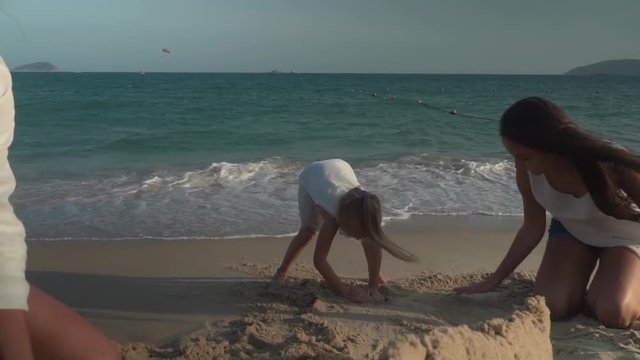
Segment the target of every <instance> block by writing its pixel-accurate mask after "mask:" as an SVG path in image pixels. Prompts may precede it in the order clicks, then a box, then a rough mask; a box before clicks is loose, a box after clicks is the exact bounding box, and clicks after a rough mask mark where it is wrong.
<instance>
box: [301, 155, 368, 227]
mask: <svg viewBox="0 0 640 360" xmlns="http://www.w3.org/2000/svg"><path fill="white" fill-rule="evenodd" d="M356 187H361V186H360V183H359V182H358V179H357V178H356V174H355V173H354V172H353V168H352V167H351V165H349V163H347V162H346V161H344V160H340V159H331V160H322V161H316V162H312V163H311V164H309V165H307V167H305V168H304V170H302V172H301V173H300V176H299V177H298V208H299V209H300V220H301V222H302V225H303V226H310V227H312V228H314V229H318V228H319V227H320V225H322V216H321V215H320V212H319V211H318V209H317V208H316V206H319V207H321V208H322V209H324V210H325V211H326V212H328V213H329V214H331V215H333V216H334V217H335V216H336V215H337V213H338V205H339V204H340V198H342V196H343V195H344V194H346V193H347V192H348V191H349V190H351V189H353V188H356Z"/></svg>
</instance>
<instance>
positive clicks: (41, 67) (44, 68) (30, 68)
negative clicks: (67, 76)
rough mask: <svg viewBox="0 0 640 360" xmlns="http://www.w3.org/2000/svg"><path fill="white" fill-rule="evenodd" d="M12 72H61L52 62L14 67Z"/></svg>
mask: <svg viewBox="0 0 640 360" xmlns="http://www.w3.org/2000/svg"><path fill="white" fill-rule="evenodd" d="M11 71H15V72H51V71H60V69H59V68H58V67H57V66H55V65H53V64H52V63H50V62H45V61H39V62H34V63H31V64H25V65H21V66H17V67H14V68H13V69H12V70H11Z"/></svg>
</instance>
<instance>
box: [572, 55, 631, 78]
mask: <svg viewBox="0 0 640 360" xmlns="http://www.w3.org/2000/svg"><path fill="white" fill-rule="evenodd" d="M565 75H625V76H640V60H637V59H624V60H606V61H600V62H597V63H595V64H591V65H587V66H580V67H577V68H574V69H571V70H569V71H567V72H566V73H565Z"/></svg>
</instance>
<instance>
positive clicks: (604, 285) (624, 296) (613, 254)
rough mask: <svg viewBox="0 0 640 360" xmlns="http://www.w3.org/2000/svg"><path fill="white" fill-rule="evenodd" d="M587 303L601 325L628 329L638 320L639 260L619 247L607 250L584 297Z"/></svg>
mask: <svg viewBox="0 0 640 360" xmlns="http://www.w3.org/2000/svg"><path fill="white" fill-rule="evenodd" d="M587 303H588V305H589V307H590V308H591V311H592V312H593V314H594V315H595V317H596V318H597V319H598V321H600V322H601V323H602V324H603V325H605V326H608V327H613V328H628V327H629V326H631V325H632V324H633V323H634V322H635V321H636V320H638V319H639V318H640V257H638V255H637V254H636V253H635V252H633V251H632V250H631V249H629V248H627V247H622V246H616V247H611V248H606V249H604V250H603V251H602V254H601V256H600V265H599V266H598V270H597V271H596V275H595V276H594V277H593V281H592V282H591V286H590V287H589V291H588V293H587Z"/></svg>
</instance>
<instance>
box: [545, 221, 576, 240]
mask: <svg viewBox="0 0 640 360" xmlns="http://www.w3.org/2000/svg"><path fill="white" fill-rule="evenodd" d="M559 235H571V233H570V232H569V230H567V228H565V227H564V225H562V223H561V222H560V221H558V220H557V219H556V218H551V225H549V239H551V238H552V237H555V236H559Z"/></svg>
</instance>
